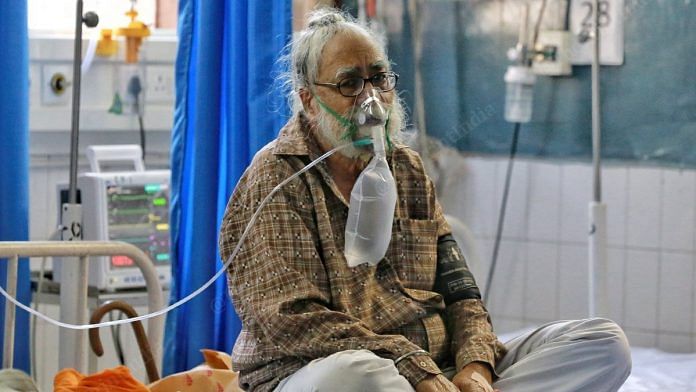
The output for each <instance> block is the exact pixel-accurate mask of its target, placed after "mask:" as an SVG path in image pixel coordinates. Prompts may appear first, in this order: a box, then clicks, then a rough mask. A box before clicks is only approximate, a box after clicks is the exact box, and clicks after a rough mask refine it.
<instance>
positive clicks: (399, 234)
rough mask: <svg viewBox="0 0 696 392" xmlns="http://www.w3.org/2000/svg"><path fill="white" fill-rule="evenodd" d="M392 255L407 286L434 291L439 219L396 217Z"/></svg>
mask: <svg viewBox="0 0 696 392" xmlns="http://www.w3.org/2000/svg"><path fill="white" fill-rule="evenodd" d="M390 256H391V260H390V261H391V262H392V264H393V267H394V269H395V270H396V272H397V274H398V277H399V280H400V281H401V282H402V283H403V285H404V287H406V288H411V289H418V290H432V288H433V284H434V283H435V272H436V269H437V221H436V220H433V219H395V221H394V227H393V232H392V244H391V249H390Z"/></svg>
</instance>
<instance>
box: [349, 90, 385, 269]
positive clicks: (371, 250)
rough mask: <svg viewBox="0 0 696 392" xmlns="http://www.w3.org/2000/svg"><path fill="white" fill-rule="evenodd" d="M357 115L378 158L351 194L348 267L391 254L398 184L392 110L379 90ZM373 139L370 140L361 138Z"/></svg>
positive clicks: (362, 132) (361, 131)
mask: <svg viewBox="0 0 696 392" xmlns="http://www.w3.org/2000/svg"><path fill="white" fill-rule="evenodd" d="M359 109H360V110H358V112H357V113H356V115H355V119H356V121H355V123H356V124H357V126H358V136H359V137H360V138H367V137H371V138H372V146H373V152H374V156H373V157H372V160H370V163H368V165H367V167H366V168H365V169H364V170H363V171H362V172H361V173H360V175H359V176H358V178H357V180H356V181H355V185H354V186H353V190H352V191H351V194H350V205H349V208H348V220H347V222H346V231H345V250H344V254H345V256H346V260H347V261H348V266H350V267H355V266H357V265H360V264H363V263H368V264H370V265H376V264H377V263H379V261H380V260H382V258H384V255H385V254H386V253H387V248H388V247H389V241H390V239H391V230H392V222H393V220H394V209H395V207H396V196H397V195H396V184H395V183H394V177H393V176H392V173H391V170H390V169H389V164H388V163H387V159H386V152H385V126H386V123H387V118H388V117H389V111H388V110H387V109H386V104H385V103H384V102H382V101H381V99H380V96H379V90H377V89H372V90H371V91H370V92H369V93H368V97H367V98H366V99H365V100H364V101H363V102H362V103H361V104H360V107H359ZM361 140H369V139H361Z"/></svg>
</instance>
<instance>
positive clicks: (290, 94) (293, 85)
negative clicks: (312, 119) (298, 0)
mask: <svg viewBox="0 0 696 392" xmlns="http://www.w3.org/2000/svg"><path fill="white" fill-rule="evenodd" d="M341 33H353V34H359V35H362V36H366V37H368V39H370V40H371V41H372V43H373V44H374V45H375V47H376V48H377V50H379V51H380V52H381V53H382V54H383V55H384V56H385V57H386V55H387V51H386V45H385V42H384V40H383V39H382V38H381V37H380V36H379V35H377V34H376V33H375V32H374V31H372V30H371V29H370V28H368V27H367V26H364V25H362V24H360V23H359V22H358V21H356V20H355V19H354V18H353V17H352V16H351V15H350V14H347V13H345V12H343V11H340V10H337V9H335V8H328V7H325V8H319V9H317V10H314V11H312V12H311V13H310V14H309V15H308V18H307V28H305V29H304V30H302V31H299V32H297V33H295V34H294V35H293V39H292V41H291V42H290V43H289V44H288V45H287V46H286V48H285V50H284V55H283V56H282V57H281V58H280V59H279V61H280V62H281V64H282V65H283V68H284V71H283V72H282V73H281V74H280V82H281V83H282V87H283V88H284V91H286V94H287V98H288V104H289V105H290V108H291V109H292V113H293V114H298V113H300V112H302V110H303V107H302V101H301V100H300V96H299V91H300V90H301V89H304V88H307V89H311V88H312V85H313V83H314V82H316V78H317V74H318V72H319V66H320V65H321V58H322V52H323V50H324V47H325V46H326V44H327V43H328V42H329V41H331V39H332V38H334V37H335V36H336V35H338V34H341ZM393 105H394V109H395V110H394V111H393V112H392V115H391V119H390V123H391V126H390V127H389V128H390V129H389V131H390V132H389V133H390V135H391V137H392V138H393V139H394V140H395V141H400V139H401V138H400V136H401V135H400V133H401V132H400V131H401V129H402V127H403V126H404V124H405V122H406V118H405V117H406V115H405V112H404V110H403V104H402V102H401V98H400V97H399V96H398V94H396V93H395V94H394V103H393Z"/></svg>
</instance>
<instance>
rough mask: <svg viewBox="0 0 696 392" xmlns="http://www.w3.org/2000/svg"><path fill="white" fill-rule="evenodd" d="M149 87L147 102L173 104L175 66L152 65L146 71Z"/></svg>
mask: <svg viewBox="0 0 696 392" xmlns="http://www.w3.org/2000/svg"><path fill="white" fill-rule="evenodd" d="M145 78H146V79H147V85H146V88H145V101H146V102H148V103H171V102H173V101H174V66H166V65H150V66H148V67H147V68H146V69H145Z"/></svg>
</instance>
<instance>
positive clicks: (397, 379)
mask: <svg viewBox="0 0 696 392" xmlns="http://www.w3.org/2000/svg"><path fill="white" fill-rule="evenodd" d="M505 347H506V348H507V349H508V353H507V355H505V357H504V358H503V360H502V361H500V363H498V364H497V365H496V373H498V375H499V376H500V377H499V378H498V379H497V380H496V381H495V382H494V384H493V387H494V388H496V389H500V391H501V392H544V391H552V392H571V391H588V392H603V391H616V390H618V389H619V387H620V386H621V385H622V384H623V383H624V381H626V378H628V375H629V373H630V372H631V352H630V348H629V346H628V341H627V339H626V336H625V335H624V333H623V331H622V330H621V328H620V327H619V326H618V325H616V324H615V323H614V322H612V321H609V320H605V319H599V318H594V319H587V320H574V321H558V322H553V323H549V324H546V325H543V326H541V327H539V328H537V329H535V330H533V331H531V332H528V333H525V334H523V335H521V336H519V337H517V338H514V339H512V340H510V341H509V342H507V343H505ZM443 373H444V374H445V375H446V376H448V377H449V378H451V377H453V376H454V374H455V371H454V369H444V370H443ZM328 391H331V392H358V391H369V392H401V391H406V392H413V391H414V389H413V387H412V386H411V384H409V382H408V381H407V380H406V379H405V378H404V377H403V376H401V375H400V374H399V372H398V371H397V369H396V367H395V366H394V362H393V361H391V360H389V359H384V358H380V357H378V356H377V355H375V354H373V353H372V352H370V351H367V350H349V351H342V352H338V353H335V354H333V355H330V356H328V357H325V358H320V359H316V360H314V361H312V362H310V363H309V364H307V365H306V366H305V367H303V368H302V369H300V370H298V371H297V372H296V373H294V374H293V375H291V376H289V377H287V378H285V379H284V380H282V381H281V382H280V384H279V385H278V387H277V388H276V389H275V392H328Z"/></svg>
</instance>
